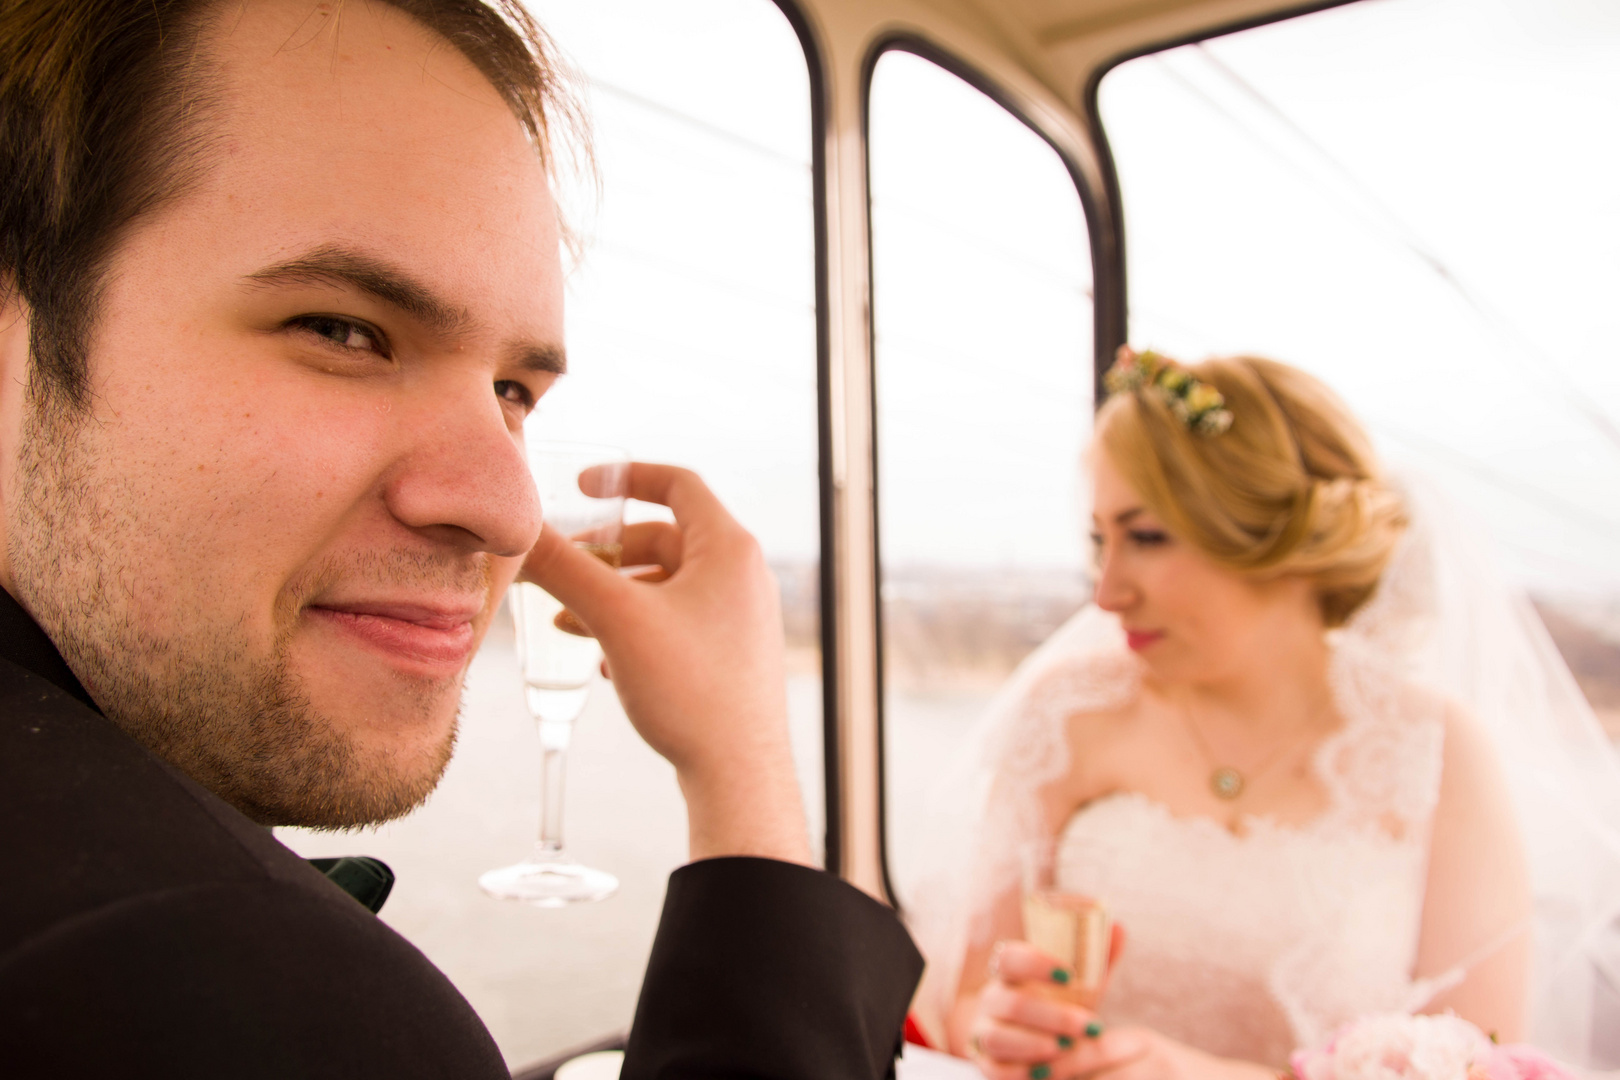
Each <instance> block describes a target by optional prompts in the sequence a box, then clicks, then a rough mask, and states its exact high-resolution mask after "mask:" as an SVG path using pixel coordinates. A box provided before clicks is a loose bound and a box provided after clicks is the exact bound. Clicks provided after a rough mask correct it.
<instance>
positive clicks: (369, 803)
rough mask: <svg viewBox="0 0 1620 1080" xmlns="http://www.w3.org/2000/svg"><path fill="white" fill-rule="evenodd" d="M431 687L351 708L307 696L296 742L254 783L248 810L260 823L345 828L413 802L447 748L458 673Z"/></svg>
mask: <svg viewBox="0 0 1620 1080" xmlns="http://www.w3.org/2000/svg"><path fill="white" fill-rule="evenodd" d="M424 689H425V688H424ZM432 691H436V692H431V691H430V692H427V693H423V694H421V695H419V696H417V695H412V696H411V697H409V698H408V699H406V700H404V701H397V702H387V703H383V704H382V705H381V707H376V706H374V707H373V708H372V709H368V710H365V711H363V712H360V713H358V714H357V713H355V712H352V711H349V710H341V711H340V710H336V709H330V708H322V707H321V705H322V703H321V702H320V701H319V699H318V698H317V699H315V700H314V701H312V702H311V709H310V714H309V716H308V718H307V721H308V722H307V725H306V737H305V738H304V739H303V740H302V746H300V747H296V748H294V747H291V746H289V747H287V750H288V751H289V752H288V753H287V754H285V755H284V756H283V758H282V762H281V763H282V765H283V768H281V769H278V770H276V773H277V775H276V776H275V778H274V779H275V780H277V781H279V782H277V783H275V784H274V785H273V786H270V787H268V788H261V790H260V792H259V793H258V794H257V797H256V798H255V799H254V800H253V803H254V806H253V810H252V812H251V816H252V817H254V818H255V819H256V820H258V821H260V822H261V823H263V824H268V825H298V826H303V827H306V828H314V829H350V828H358V827H360V826H365V825H380V824H382V823H383V822H385V821H392V820H394V819H395V818H399V817H403V816H404V815H406V814H408V813H410V812H411V811H412V810H415V809H416V808H417V807H419V806H421V805H422V804H423V803H424V802H425V801H427V798H428V796H429V795H431V794H432V793H433V790H434V789H435V788H436V787H437V786H438V784H439V781H440V779H442V778H443V776H444V771H445V769H446V768H448V767H449V764H450V758H451V755H452V754H453V753H454V751H455V744H456V730H457V719H458V715H457V714H458V707H459V701H460V679H456V680H454V684H453V685H452V686H448V687H445V686H439V687H434V688H432ZM323 728H324V731H322V730H320V729H323ZM289 766H290V767H289ZM266 779H269V778H266Z"/></svg>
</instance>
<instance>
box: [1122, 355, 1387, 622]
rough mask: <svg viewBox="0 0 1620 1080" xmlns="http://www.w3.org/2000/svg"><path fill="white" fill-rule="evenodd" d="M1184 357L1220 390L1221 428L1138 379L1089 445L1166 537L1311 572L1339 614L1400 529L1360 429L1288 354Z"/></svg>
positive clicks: (1355, 603) (1272, 573)
mask: <svg viewBox="0 0 1620 1080" xmlns="http://www.w3.org/2000/svg"><path fill="white" fill-rule="evenodd" d="M1178 366H1182V365H1178ZM1183 367H1184V370H1186V371H1187V372H1189V373H1190V374H1191V375H1192V376H1193V377H1194V378H1196V379H1198V380H1199V381H1201V382H1204V383H1206V384H1208V385H1210V386H1212V387H1214V388H1215V389H1216V390H1217V391H1219V392H1220V394H1221V395H1222V396H1223V397H1224V398H1225V399H1226V406H1225V407H1226V409H1227V410H1228V411H1229V412H1230V413H1231V415H1232V422H1231V426H1230V428H1228V429H1227V430H1226V431H1224V432H1222V433H1220V434H1217V435H1206V434H1201V433H1198V432H1194V431H1191V430H1189V429H1188V425H1187V423H1186V422H1185V420H1183V419H1181V418H1179V417H1178V416H1177V414H1176V413H1175V412H1174V411H1172V409H1171V405H1170V402H1169V401H1168V400H1166V398H1165V396H1164V395H1163V394H1162V393H1161V392H1159V391H1158V390H1157V389H1156V388H1155V387H1154V386H1151V385H1148V386H1143V387H1139V388H1137V389H1133V390H1127V391H1122V392H1119V393H1115V394H1114V395H1112V396H1111V397H1110V398H1109V399H1108V401H1107V403H1106V404H1104V405H1103V407H1102V409H1101V411H1100V412H1099V413H1098V414H1097V428H1096V436H1095V439H1094V446H1096V447H1100V448H1101V449H1102V450H1103V451H1104V452H1105V453H1107V455H1108V460H1109V461H1110V463H1112V464H1113V466H1114V467H1115V468H1116V469H1118V470H1119V472H1120V475H1121V476H1123V477H1124V478H1125V480H1126V482H1127V483H1129V484H1130V486H1131V487H1132V488H1133V489H1134V490H1135V491H1136V493H1137V495H1138V496H1140V497H1141V499H1142V502H1143V504H1144V505H1145V506H1146V508H1147V509H1149V510H1150V511H1152V512H1153V513H1154V514H1155V515H1156V516H1157V517H1158V518H1159V519H1160V520H1162V521H1163V522H1164V524H1165V527H1166V528H1168V529H1169V530H1170V531H1171V533H1173V534H1174V535H1175V536H1177V537H1179V538H1181V539H1183V540H1185V541H1187V542H1189V543H1191V544H1193V545H1194V546H1195V547H1197V548H1198V549H1199V550H1200V551H1202V552H1203V553H1204V554H1206V555H1208V556H1209V557H1210V558H1211V559H1213V560H1214V561H1215V562H1217V563H1219V564H1221V565H1223V566H1227V567H1230V568H1231V569H1233V570H1236V571H1239V572H1241V573H1245V574H1252V575H1256V576H1260V577H1265V578H1275V577H1282V576H1285V575H1300V576H1302V577H1305V578H1307V579H1309V580H1310V581H1311V582H1312V583H1313V584H1314V585H1315V587H1316V593H1317V598H1318V602H1319V603H1320V605H1321V610H1322V622H1323V624H1324V625H1325V626H1327V627H1336V626H1342V625H1344V623H1345V622H1347V621H1348V620H1349V618H1350V616H1351V615H1353V614H1355V612H1356V610H1357V609H1358V608H1360V607H1361V606H1362V605H1363V604H1365V603H1366V602H1367V600H1368V599H1369V598H1370V597H1371V596H1372V594H1373V592H1374V591H1375V590H1376V589H1377V587H1378V579H1379V577H1380V576H1381V575H1382V574H1383V572H1384V568H1385V567H1386V566H1388V565H1389V560H1390V556H1391V555H1392V554H1393V552H1394V549H1395V544H1396V542H1397V541H1398V540H1399V539H1400V536H1401V533H1402V531H1403V530H1404V529H1405V527H1406V514H1405V511H1404V508H1403V507H1402V504H1401V500H1400V497H1399V496H1398V495H1397V494H1396V493H1395V491H1394V490H1393V489H1392V488H1390V487H1389V486H1388V484H1386V482H1385V481H1384V479H1383V476H1382V474H1381V471H1380V469H1379V467H1378V462H1377V459H1376V458H1375V457H1374V456H1373V452H1372V445H1371V443H1370V442H1369V441H1368V439H1367V436H1366V433H1365V432H1364V431H1362V429H1361V426H1360V424H1358V423H1357V422H1356V420H1355V418H1354V417H1352V416H1351V415H1350V411H1349V410H1348V409H1346V408H1345V406H1344V403H1343V402H1341V401H1340V400H1339V398H1338V396H1337V395H1335V394H1334V393H1333V392H1332V391H1331V390H1329V389H1328V388H1327V387H1326V386H1324V385H1323V384H1322V383H1321V382H1319V381H1318V380H1316V379H1315V378H1313V377H1311V376H1310V375H1307V374H1306V373H1305V372H1303V371H1300V370H1299V369H1297V368H1292V367H1289V366H1288V365H1286V364H1280V363H1277V362H1276V361H1274V360H1264V359H1260V358H1257V357H1250V356H1235V357H1228V358H1224V359H1215V360H1207V361H1205V362H1204V363H1201V364H1193V365H1184V366H1183Z"/></svg>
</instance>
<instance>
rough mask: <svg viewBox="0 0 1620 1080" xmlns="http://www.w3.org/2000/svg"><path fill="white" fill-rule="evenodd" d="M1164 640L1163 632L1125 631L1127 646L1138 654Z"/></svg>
mask: <svg viewBox="0 0 1620 1080" xmlns="http://www.w3.org/2000/svg"><path fill="white" fill-rule="evenodd" d="M1163 638H1164V631H1163V630H1127V631H1125V644H1127V645H1129V646H1130V647H1131V648H1132V649H1134V650H1135V651H1137V652H1141V651H1142V650H1143V649H1145V648H1147V647H1148V646H1149V645H1152V644H1153V643H1154V642H1156V641H1161V640H1163Z"/></svg>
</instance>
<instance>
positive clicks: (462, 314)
mask: <svg viewBox="0 0 1620 1080" xmlns="http://www.w3.org/2000/svg"><path fill="white" fill-rule="evenodd" d="M245 280H247V281H248V282H251V283H252V284H255V285H298V284H305V285H308V284H331V285H346V286H349V287H350V288H354V289H358V290H360V291H361V292H363V293H368V294H370V295H371V296H373V297H375V298H376V299H378V300H381V301H382V302H383V303H385V304H390V305H392V306H394V307H396V308H399V309H400V310H401V311H403V312H405V313H406V314H407V315H410V316H411V317H412V318H415V319H417V320H418V321H420V322H423V323H426V324H427V325H428V326H429V327H430V328H432V329H433V330H435V331H437V332H439V333H441V334H453V333H456V332H457V331H461V330H466V329H467V328H468V327H470V326H471V325H472V322H473V318H472V316H471V315H469V314H468V313H467V312H466V311H465V310H464V309H462V308H459V307H457V306H456V305H454V304H452V303H450V302H448V301H446V300H445V299H443V298H442V297H440V296H437V295H435V293H434V292H433V290H432V289H430V288H428V287H427V286H426V285H423V284H422V283H421V282H420V281H418V280H416V279H415V278H413V277H412V276H411V275H410V274H409V273H407V272H406V271H405V270H403V269H401V268H400V267H398V266H394V265H393V264H391V263H389V262H386V261H385V260H382V259H378V258H375V257H373V256H370V255H366V254H364V253H362V252H358V251H351V250H349V249H347V248H342V247H334V246H326V247H318V248H316V249H314V250H313V251H309V252H306V253H305V254H303V255H300V256H298V257H297V258H293V259H288V260H287V261H286V262H279V263H276V264H274V265H272V266H267V267H265V268H264V269H262V270H255V271H254V272H253V273H251V274H248V275H247V276H246V279H245Z"/></svg>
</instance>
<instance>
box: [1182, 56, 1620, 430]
mask: <svg viewBox="0 0 1620 1080" xmlns="http://www.w3.org/2000/svg"><path fill="white" fill-rule="evenodd" d="M1192 48H1193V49H1195V50H1196V51H1197V54H1198V55H1199V56H1200V57H1202V59H1203V60H1204V61H1205V62H1206V63H1207V65H1208V67H1209V68H1210V69H1211V70H1212V71H1214V72H1215V73H1216V74H1217V75H1218V76H1219V77H1220V78H1221V79H1222V80H1223V81H1225V82H1227V83H1228V84H1229V85H1230V86H1231V87H1233V88H1234V89H1235V90H1237V91H1238V92H1239V93H1240V94H1241V95H1243V96H1244V97H1245V98H1247V99H1249V100H1250V101H1251V102H1252V103H1253V104H1254V105H1256V106H1257V107H1259V108H1260V109H1261V110H1262V111H1263V112H1264V113H1265V114H1266V115H1268V116H1269V117H1271V118H1272V119H1273V121H1275V122H1276V124H1277V125H1278V126H1279V127H1280V128H1281V129H1282V130H1283V132H1284V133H1285V134H1287V135H1288V136H1290V137H1291V138H1292V139H1293V140H1294V141H1295V142H1296V143H1298V144H1299V145H1301V146H1302V147H1304V148H1305V150H1306V151H1307V152H1308V153H1309V154H1310V156H1312V157H1314V158H1315V159H1316V160H1317V161H1318V162H1319V163H1320V164H1322V165H1325V166H1326V167H1327V169H1328V170H1329V171H1330V172H1332V173H1333V174H1334V175H1335V176H1337V177H1338V179H1339V180H1340V181H1341V182H1342V183H1344V184H1345V185H1347V186H1348V187H1349V188H1350V189H1352V190H1353V191H1354V192H1355V193H1356V195H1357V196H1358V197H1359V199H1360V201H1361V202H1363V203H1364V204H1366V205H1367V206H1369V207H1371V208H1372V209H1373V211H1374V216H1375V217H1377V218H1380V219H1382V220H1381V223H1380V224H1381V225H1382V228H1378V229H1376V230H1375V231H1376V232H1378V233H1381V234H1383V235H1384V237H1385V239H1386V240H1388V241H1390V242H1393V243H1394V244H1395V245H1396V246H1398V247H1399V248H1401V249H1402V250H1403V251H1404V252H1405V253H1406V254H1408V255H1409V256H1411V257H1413V258H1415V259H1416V260H1417V261H1418V262H1419V263H1421V264H1422V265H1423V266H1424V267H1425V268H1426V269H1427V270H1428V271H1429V272H1430V273H1432V274H1433V275H1434V276H1436V277H1437V278H1439V279H1440V281H1441V282H1442V283H1443V284H1444V285H1445V286H1446V287H1447V288H1449V289H1450V290H1451V291H1452V292H1454V293H1455V294H1456V295H1457V296H1458V297H1459V298H1460V299H1461V300H1462V301H1463V303H1464V304H1465V305H1467V307H1468V308H1470V309H1471V310H1472V311H1473V313H1474V315H1475V317H1477V318H1478V319H1479V320H1480V321H1481V322H1483V323H1484V324H1485V325H1486V327H1487V328H1488V329H1489V330H1490V331H1491V332H1492V334H1493V335H1494V336H1496V337H1497V338H1498V339H1499V340H1502V341H1504V343H1505V344H1507V345H1508V346H1509V347H1510V349H1509V352H1510V355H1515V356H1517V357H1519V358H1520V360H1521V362H1523V361H1524V360H1525V359H1528V360H1529V361H1531V362H1532V364H1534V365H1536V366H1539V368H1540V369H1541V370H1540V371H1538V372H1537V374H1538V375H1544V374H1545V373H1547V372H1550V373H1551V374H1552V375H1553V376H1554V378H1555V379H1556V380H1557V381H1558V383H1559V384H1560V386H1559V389H1560V391H1561V396H1562V397H1563V399H1564V403H1565V404H1566V405H1567V406H1569V407H1570V408H1571V409H1573V410H1574V411H1575V413H1576V414H1577V415H1578V416H1580V417H1581V418H1582V419H1584V420H1585V421H1587V422H1588V423H1589V424H1591V425H1592V426H1593V427H1594V428H1595V429H1596V430H1597V432H1598V433H1599V434H1600V435H1601V436H1602V437H1603V438H1604V439H1605V440H1606V441H1607V442H1609V443H1610V444H1611V445H1612V446H1613V447H1614V448H1615V449H1617V450H1620V426H1617V425H1616V424H1615V422H1614V420H1613V419H1611V418H1610V417H1609V416H1608V414H1607V413H1605V412H1604V411H1603V410H1602V409H1601V408H1600V407H1599V406H1598V405H1597V404H1596V403H1594V402H1593V401H1592V400H1591V399H1590V398H1589V397H1588V396H1587V395H1586V393H1585V392H1584V391H1582V390H1581V389H1580V387H1579V386H1578V385H1576V384H1575V382H1574V380H1573V379H1572V378H1571V377H1570V375H1569V373H1568V372H1567V371H1565V370H1564V368H1563V367H1562V365H1560V364H1558V363H1556V362H1555V361H1553V360H1552V359H1551V358H1550V357H1548V356H1547V355H1546V354H1545V353H1543V352H1542V351H1541V350H1540V349H1539V348H1537V347H1536V345H1535V344H1534V343H1533V342H1531V341H1530V340H1528V339H1527V338H1525V336H1524V335H1523V334H1521V333H1520V332H1519V330H1518V328H1517V327H1516V326H1514V325H1513V323H1512V321H1511V320H1509V319H1508V318H1507V317H1506V316H1505V315H1503V314H1502V313H1501V312H1500V311H1499V310H1497V308H1496V307H1495V306H1494V305H1492V304H1491V303H1490V302H1488V301H1487V300H1486V299H1485V298H1484V297H1483V296H1482V295H1481V294H1480V293H1479V292H1478V290H1476V289H1474V288H1473V287H1472V286H1470V285H1469V284H1468V283H1467V282H1466V281H1465V280H1464V279H1463V277H1462V275H1461V274H1459V273H1458V272H1457V271H1456V270H1454V269H1453V268H1452V267H1451V265H1450V264H1449V263H1448V261H1447V260H1446V259H1445V258H1443V257H1442V256H1441V255H1440V254H1439V253H1438V252H1436V251H1435V250H1434V249H1433V248H1432V247H1431V246H1430V245H1428V244H1426V243H1425V242H1424V241H1423V240H1422V239H1421V238H1420V236H1419V235H1418V233H1417V231H1416V230H1414V229H1413V228H1412V227H1411V226H1410V225H1408V224H1407V223H1406V222H1405V220H1404V219H1402V218H1401V216H1400V215H1399V214H1398V213H1396V211H1395V210H1394V209H1393V208H1391V207H1390V206H1389V204H1388V203H1386V202H1385V201H1384V200H1383V199H1382V198H1381V197H1380V196H1379V195H1378V194H1377V193H1376V192H1375V191H1374V190H1373V189H1372V188H1371V187H1370V186H1369V185H1368V184H1367V183H1366V182H1365V181H1363V180H1362V179H1361V178H1360V177H1359V176H1358V175H1357V174H1356V173H1355V171H1354V170H1352V169H1351V168H1350V167H1349V166H1348V165H1347V164H1346V163H1345V162H1343V161H1342V160H1340V159H1339V158H1338V157H1336V156H1335V155H1334V154H1333V153H1332V152H1331V151H1329V150H1328V149H1327V148H1326V147H1325V146H1323V145H1322V144H1321V143H1320V142H1319V141H1317V140H1316V138H1314V137H1313V136H1312V135H1311V134H1310V132H1308V131H1307V130H1306V129H1305V128H1304V127H1303V126H1301V125H1300V124H1299V123H1298V122H1297V121H1295V120H1294V119H1293V118H1292V117H1290V116H1289V115H1288V114H1287V113H1286V112H1285V111H1283V109H1282V108H1281V107H1279V106H1278V105H1277V104H1276V103H1275V102H1273V101H1272V100H1271V99H1270V98H1268V97H1267V96H1266V95H1265V94H1264V93H1263V92H1261V91H1260V90H1259V88H1257V87H1256V86H1254V84H1252V83H1251V82H1249V81H1248V80H1247V79H1245V78H1243V76H1242V75H1240V74H1239V73H1238V72H1237V71H1235V70H1234V69H1233V68H1232V67H1231V66H1230V65H1228V64H1226V63H1225V62H1224V61H1222V60H1221V59H1220V58H1218V57H1217V56H1216V55H1215V54H1214V53H1213V52H1212V51H1211V50H1210V49H1209V48H1208V47H1207V46H1206V45H1205V44H1204V43H1203V42H1198V43H1195V44H1194V45H1193V46H1192ZM1156 60H1157V62H1158V64H1159V66H1160V69H1161V70H1162V71H1164V72H1165V73H1166V74H1168V75H1169V76H1170V78H1171V79H1172V80H1173V81H1174V82H1175V83H1176V84H1177V85H1179V86H1180V87H1181V88H1182V89H1183V90H1185V91H1186V92H1187V93H1189V94H1191V95H1192V96H1194V97H1196V98H1197V99H1199V100H1200V101H1202V102H1203V103H1204V104H1205V106H1206V107H1208V108H1209V109H1210V110H1211V111H1213V112H1214V113H1216V114H1217V115H1218V116H1220V117H1221V118H1223V119H1224V120H1226V121H1227V123H1229V124H1231V125H1232V126H1233V127H1235V128H1237V129H1238V130H1239V131H1240V132H1242V133H1243V134H1245V135H1247V136H1248V137H1249V139H1250V140H1251V141H1253V142H1254V143H1256V144H1257V145H1258V146H1260V148H1261V149H1263V150H1265V151H1266V152H1267V153H1269V154H1271V155H1272V156H1273V157H1274V158H1276V159H1278V160H1279V161H1281V162H1282V163H1283V164H1284V165H1286V166H1288V167H1289V168H1290V169H1291V171H1294V172H1296V173H1298V174H1300V175H1302V176H1303V177H1304V178H1305V179H1306V181H1307V182H1308V183H1309V184H1310V185H1311V186H1313V187H1316V188H1317V189H1318V190H1322V189H1323V185H1322V184H1321V183H1320V181H1319V180H1318V179H1317V178H1316V177H1314V176H1311V175H1310V174H1309V173H1308V172H1307V171H1306V170H1304V169H1301V168H1299V167H1298V166H1297V165H1296V164H1295V163H1294V162H1292V161H1290V160H1289V159H1288V158H1287V157H1286V156H1285V155H1284V154H1282V153H1281V152H1279V151H1278V150H1277V148H1276V147H1274V146H1273V145H1271V143H1270V142H1269V141H1268V140H1267V139H1266V138H1264V137H1263V136H1262V135H1260V133H1259V132H1257V131H1255V130H1254V129H1253V128H1252V127H1251V126H1250V125H1248V124H1246V123H1245V122H1244V121H1243V120H1241V119H1240V118H1239V117H1238V116H1236V115H1235V114H1234V113H1233V112H1232V111H1231V110H1230V109H1229V108H1227V107H1226V106H1225V105H1224V104H1222V103H1221V102H1220V101H1217V100H1216V99H1215V98H1214V97H1213V96H1211V95H1210V94H1209V93H1208V92H1206V91H1205V90H1204V89H1203V88H1202V87H1200V86H1198V85H1197V84H1195V83H1193V82H1192V81H1191V80H1189V79H1188V78H1187V77H1186V76H1185V75H1183V74H1182V73H1181V72H1179V71H1177V70H1175V68H1174V67H1172V66H1171V65H1170V64H1168V63H1167V62H1166V61H1165V59H1164V58H1163V57H1162V56H1160V57H1156Z"/></svg>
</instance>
